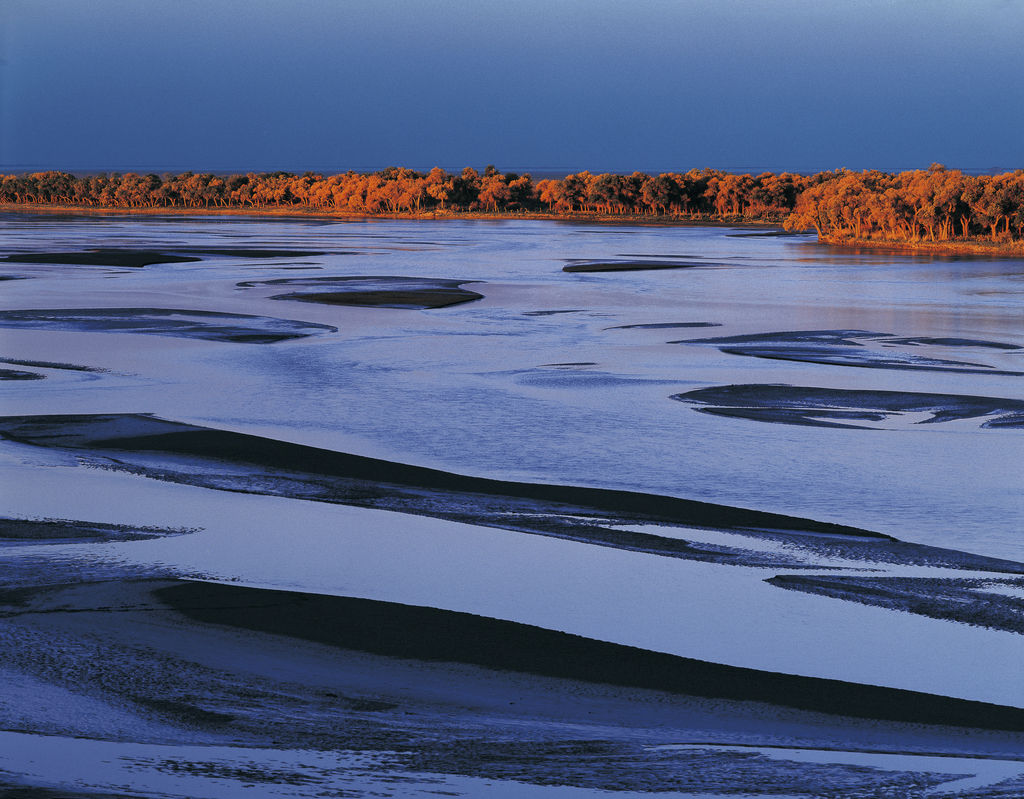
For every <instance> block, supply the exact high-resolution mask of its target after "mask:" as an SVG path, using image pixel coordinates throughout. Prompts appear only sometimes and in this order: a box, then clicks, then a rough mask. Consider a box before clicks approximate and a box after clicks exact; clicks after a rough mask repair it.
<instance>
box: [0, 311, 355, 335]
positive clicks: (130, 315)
mask: <svg viewBox="0 0 1024 799" xmlns="http://www.w3.org/2000/svg"><path fill="white" fill-rule="evenodd" d="M5 327H6V328H12V329H35V330H59V331H67V332H83V333H85V332H105V333H146V334H150V335H155V336H178V337H182V338H198V339H205V340H207V341H231V342H235V343H240V344H273V343H276V342H279V341H287V340H289V339H297V338H304V337H306V336H313V335H319V334H323V333H334V332H337V328H334V327H331V326H329V325H318V324H311V323H308V322H297V321H293V320H291V319H275V318H271V317H266V316H250V315H247V314H231V313H215V312H211V311H193V310H181V309H171V308H61V309H49V310H35V309H33V310H25V311H0V328H5Z"/></svg>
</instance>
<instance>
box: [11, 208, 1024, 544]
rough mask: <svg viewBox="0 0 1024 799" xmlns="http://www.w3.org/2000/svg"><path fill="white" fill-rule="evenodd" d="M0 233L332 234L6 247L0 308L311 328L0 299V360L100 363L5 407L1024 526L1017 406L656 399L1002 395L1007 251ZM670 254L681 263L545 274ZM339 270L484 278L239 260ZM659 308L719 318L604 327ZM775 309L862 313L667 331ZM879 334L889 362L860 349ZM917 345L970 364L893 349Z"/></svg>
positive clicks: (671, 317) (723, 496)
mask: <svg viewBox="0 0 1024 799" xmlns="http://www.w3.org/2000/svg"><path fill="white" fill-rule="evenodd" d="M0 231H2V234H3V239H2V244H3V250H2V251H0V255H5V254H9V253H14V252H70V251H75V250H79V251H81V250H86V249H94V248H112V247H122V248H130V249H150V250H152V249H161V248H162V249H164V250H167V251H175V248H178V251H180V250H182V249H191V250H195V249H202V248H207V249H217V248H219V249H226V248H229V247H245V248H250V249H263V250H285V249H295V250H301V251H305V252H309V251H318V250H323V251H324V252H325V253H326V254H325V255H320V256H309V255H305V254H303V255H301V256H297V257H295V258H293V259H289V258H283V257H274V258H254V257H230V256H223V255H203V256H202V257H203V260H202V261H200V262H196V263H167V264H154V265H150V266H146V267H145V268H142V269H127V268H117V267H95V266H59V265H47V264H16V263H5V264H3V272H4V274H7V275H13V276H19V277H27V278H29V279H25V280H9V281H5V282H4V290H3V295H2V298H0V303H2V309H5V310H12V311H13V310H33V309H35V310H40V309H44V310H51V311H52V310H55V309H74V308H78V309H82V308H103V309H112V308H121V309H126V308H127V309H153V308H157V309H179V310H185V311H202V312H207V313H211V312H212V313H214V314H244V315H250V316H254V317H260V320H259V324H258V325H257V327H256V331H257V332H259V330H264V332H265V330H266V329H267V328H268V327H269V326H271V325H270V323H269V322H267V321H266V320H268V319H270V320H272V319H284V320H289V323H288V324H287V325H284V326H283V327H286V328H288V329H293V328H294V329H298V328H300V327H301V326H299V325H294V324H293V323H295V322H302V323H307V325H308V326H307V328H303V329H307V330H310V331H314V332H315V333H316V334H315V335H309V336H308V337H304V338H299V339H293V340H285V341H279V342H277V343H258V342H257V343H245V342H243V341H239V340H238V339H237V336H236V338H235V340H231V336H232V335H236V334H237V333H238V331H237V330H235V329H234V328H230V329H228V331H227V332H226V333H225V334H224V335H223V336H221V337H220V338H221V340H207V339H208V338H209V337H210V336H207V337H206V338H205V339H199V340H197V339H194V338H186V337H183V336H182V335H174V331H173V329H172V330H171V331H170V334H169V335H168V334H164V335H160V333H161V330H159V329H149V330H143V329H140V326H139V325H136V326H135V328H134V329H132V328H131V325H127V323H126V326H127V327H128V328H129V329H123V328H122V329H117V328H116V327H115V328H114V329H107V330H104V331H102V332H96V330H95V327H92V328H88V327H85V326H80V329H81V330H82V332H70V331H69V329H68V326H69V325H70V326H71V327H73V326H74V325H73V319H74V317H72V321H71V322H68V321H66V320H65V321H63V322H61V323H59V324H58V323H56V322H55V323H54V324H53V325H51V326H50V328H48V329H40V327H39V325H38V324H36V326H35V328H34V329H18V328H17V327H14V326H13V325H14V324H15V322H16V321H17V320H13V321H9V322H8V323H7V324H6V325H5V324H4V322H3V321H2V320H0V325H3V326H2V327H0V358H4V359H8V360H20V361H23V362H24V361H33V360H34V361H37V362H44V361H45V362H48V363H50V364H54V363H55V362H59V363H66V364H72V365H78V366H90V367H95V368H98V369H103V370H106V371H104V372H82V371H71V370H67V369H59V368H49V369H47V368H42V367H30V366H17V367H12V368H16V369H17V370H18V371H28V372H36V373H38V374H43V375H45V376H46V378H47V379H45V380H18V381H7V382H4V383H3V385H2V392H3V394H2V396H3V400H2V406H0V407H2V410H3V413H4V414H8V415H11V414H30V413H31V414H37V413H97V412H104V413H106V412H115V411H116V412H142V413H155V414H157V415H158V416H161V417H165V418H170V419H176V420H181V421H188V422H194V423H198V424H204V425H207V426H212V427H220V428H227V429H232V430H237V431H242V432H252V433H259V434H263V435H268V436H271V437H274V438H279V439H286V440H291V441H295V442H300V443H309V444H315V445H317V446H323V447H328V448H333V449H338V450H343V451H347V452H353V453H358V454H366V455H373V456H377V457H384V458H388V459H392V460H397V461H402V462H407V463H415V464H420V465H427V466H434V467H437V468H442V469H446V470H449V471H455V472H460V473H465V474H474V475H481V476H491V477H501V478H506V479H517V480H523V481H534V482H562V483H572V484H579V485H591V486H599V487H615V488H628V489H635V490H642V491H646V492H650V493H659V494H668V495H675V496H680V497H686V498H694V499H701V500H706V501H711V502H719V503H723V504H731V505H737V506H742V507H748V508H755V509H760V510H769V511H775V512H782V513H787V514H790V515H797V516H805V517H810V518H814V519H818V520H822V521H832V522H838V523H843V524H848V525H853V526H859V527H864V528H868V529H872V530H876V531H879V532H884V533H886V534H889V535H892V536H895V537H897V538H900V539H902V540H908V541H917V542H922V543H928V544H932V545H937V546H946V547H954V548H959V549H964V550H967V551H971V552H976V553H979V554H986V555H992V556H997V557H1004V558H1011V559H1019V557H1020V555H1021V553H1022V551H1024V546H1022V543H1021V539H1020V535H1021V519H1022V518H1024V513H1022V511H1024V499H1022V497H1024V492H1022V491H1021V487H1022V486H1021V483H1022V479H1021V472H1020V468H1019V464H1020V463H1021V462H1022V461H1024V458H1022V455H1024V434H1022V432H1021V431H1020V430H1013V429H992V428H988V429H986V428H983V427H982V426H981V425H982V424H983V423H984V422H985V421H986V418H985V417H981V418H970V419H954V420H952V421H948V422H945V423H943V424H928V425H920V424H915V422H918V421H922V420H923V419H922V415H921V414H918V413H917V412H916V411H907V412H906V413H903V414H901V413H899V412H897V413H894V414H887V417H886V419H885V420H883V421H882V422H877V421H869V422H868V423H867V425H866V426H867V427H869V428H882V429H860V428H855V429H843V428H827V427H821V426H812V425H803V426H796V425H792V424H780V423H774V422H770V421H769V422H766V421H761V420H757V419H752V418H742V417H732V418H729V417H726V416H723V415H715V414H710V413H702V412H698V410H697V406H695V405H691V404H687V403H679V402H675V401H672V399H670V398H671V396H672V395H676V394H680V393H684V392H687V391H693V390H695V389H700V388H714V387H725V386H732V385H750V384H786V385H790V386H795V387H797V388H801V389H846V390H850V389H855V390H860V391H878V392H904V393H906V392H910V393H915V394H924V395H947V396H948V395H961V396H965V395H966V396H971V397H989V398H997V399H1006V400H1013V401H1015V402H1020V401H1021V400H1022V399H1024V378H1022V377H1020V376H1019V374H1013V373H1014V372H1018V373H1019V372H1021V371H1024V349H1021V347H1024V331H1022V328H1021V324H1020V322H1021V310H1020V309H1021V299H1022V294H1024V262H1022V261H1020V260H1007V259H999V260H993V259H984V258H966V257H965V258H932V257H924V256H909V255H891V254H879V253H870V252H869V253H859V254H858V253H855V252H851V251H843V250H840V249H836V248H828V247H819V246H817V245H815V244H813V243H812V239H811V237H808V238H806V239H804V238H800V237H795V238H794V237H757V236H735V235H731V234H733V233H735V232H736V231H732V230H730V229H728V228H698V227H691V228H686V227H683V228H672V227H641V226H613V225H607V226H600V225H579V224H563V223H557V222H489V221H488V222H483V221H480V222H475V221H474V222H458V221H444V222H430V221H416V222H411V221H356V222H337V221H309V220H278V219H260V220H255V219H247V218H205V219H166V220H164V219H159V218H146V219H132V218H124V217H118V218H104V217H92V218H53V217H45V218H33V217H11V216H6V217H4V218H3V220H0ZM666 259H679V260H680V262H681V263H685V264H686V268H684V269H678V270H674V269H657V270H653V271H622V272H601V273H566V272H563V271H562V267H563V266H565V265H567V264H569V263H572V262H581V261H592V262H601V263H608V262H614V261H622V262H631V263H636V262H637V261H644V260H647V261H656V262H658V263H664V262H666ZM694 263H698V264H700V263H707V264H709V265H708V266H694V265H693V264H694ZM338 276H399V277H421V278H435V279H443V280H460V281H461V280H472V281H479V282H475V283H469V284H467V285H466V286H465V287H466V288H468V289H471V290H473V291H476V292H478V293H480V294H483V295H484V298H483V299H482V300H478V301H474V302H468V303H464V304H461V305H456V306H451V307H447V308H440V309H434V310H413V309H406V308H360V307H340V306H331V305H318V304H315V303H310V302H297V301H289V300H274V299H270V298H271V297H272V296H275V295H279V294H280V293H281V287H280V285H266V286H261V285H260V284H261V283H262V282H264V281H269V280H279V279H286V278H296V277H303V278H308V277H317V278H325V277H338ZM242 283H245V284H246V285H245V286H240V285H239V284H242ZM78 318H79V319H81V315H79V316H78ZM150 318H152V317H150ZM160 318H163V317H160ZM208 319H216V317H208ZM237 323H238V320H237V319H234V318H232V321H231V324H232V325H235V324H237ZM681 323H685V324H692V323H707V324H714V325H718V327H715V328H714V329H713V330H686V329H677V328H658V327H653V328H652V327H648V328H642V327H624V326H631V325H665V324H681ZM204 324H209V322H204ZM9 325H10V326H9ZM315 325H325V326H327V328H319V327H313V326H315ZM331 328H334V329H336V330H337V332H331V330H330V329H331ZM797 331H804V332H806V331H860V332H861V333H862V334H864V335H867V336H868V337H867V338H864V337H863V335H862V338H861V339H855V341H854V342H853V343H852V344H845V345H838V346H835V347H833V349H834V350H837V351H839V355H840V356H842V357H840V358H838V359H836V358H833V359H831V361H829V359H825V360H826V362H821V359H820V358H819V359H817V360H816V361H815V360H810V361H808V360H791V359H786V360H781V359H778V358H775V357H771V358H765V357H744V355H750V354H751V353H749V352H747V353H744V352H737V351H736V350H735V349H732V350H730V349H729V348H728V347H725V346H712V345H709V344H707V343H693V344H690V343H668V342H671V341H675V342H679V341H683V342H686V341H688V340H697V339H705V340H706V339H709V338H714V339H719V338H721V339H729V338H734V337H737V336H746V337H755V338H756V337H758V336H761V337H763V336H764V334H767V333H777V334H780V335H779V336H776V337H774V338H773V341H777V340H780V339H781V340H783V341H786V340H787V338H786V336H785V335H784V334H786V333H793V332H797ZM165 332H166V331H165ZM871 336H874V338H871ZM213 338H217V336H213ZM789 338H790V339H791V338H792V337H791V336H790V337H789ZM922 342H923V343H922ZM936 342H937V343H936ZM993 344H999V345H1004V346H1002V347H996V346H993ZM755 354H756V353H755ZM879 357H884V359H885V362H886V363H887V364H888V366H887V367H886V368H870V367H872V366H876V365H877V360H878V358H879ZM858 359H860V361H862V362H858ZM933 361H934V362H940V363H949V362H953V363H958V364H965V363H966V364H970V365H971V367H970V368H969V369H965V368H962V367H955V366H954V367H951V368H949V369H948V370H929V369H920V368H915V367H916V366H920V365H921V364H922V363H924V364H926V365H927V364H928V363H931V362H933ZM0 366H7V364H0ZM819 393H820V392H819ZM843 410H848V409H845V408H840V412H842V411H843ZM924 416H927V414H925V415H924Z"/></svg>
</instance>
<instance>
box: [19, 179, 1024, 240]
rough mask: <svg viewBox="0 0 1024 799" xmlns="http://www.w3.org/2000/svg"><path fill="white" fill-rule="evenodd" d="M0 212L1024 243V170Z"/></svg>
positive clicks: (192, 188) (197, 196)
mask: <svg viewBox="0 0 1024 799" xmlns="http://www.w3.org/2000/svg"><path fill="white" fill-rule="evenodd" d="M0 203H19V204H21V203H46V204H58V205H80V206H93V207H114V208H164V207H167V208H256V209H263V208H287V207H303V208H308V209H312V210H319V211H324V212H331V213H351V214H396V215H401V214H422V213H428V212H434V213H436V212H438V211H445V212H449V213H459V212H467V211H470V212H472V211H484V212H492V213H497V212H528V211H543V212H545V213H551V214H567V215H570V214H572V215H580V214H583V215H590V214H593V215H611V216H647V217H651V216H654V217H675V218H696V219H708V218H716V219H724V220H743V219H747V220H769V221H778V222H781V221H783V220H785V224H786V227H787V228H789V229H797V230H809V229H811V228H814V229H815V230H817V231H818V234H819V236H820V237H821V238H822V239H825V240H833V241H835V240H842V239H861V240H865V239H877V240H888V241H921V240H931V241H949V240H953V239H977V238H987V239H993V240H996V241H1017V240H1021V239H1024V171H1018V172H1014V173H1007V174H1003V175H982V176H971V175H964V174H962V173H960V172H958V171H955V170H946V169H945V168H944V167H941V166H939V165H933V166H932V167H931V168H930V169H928V170H923V171H914V172H901V173H898V174H891V173H885V172H877V171H867V172H849V171H846V170H839V171H836V172H821V173H818V174H815V175H809V176H808V175H797V174H791V173H782V174H779V175H776V174H773V173H770V172H766V173H764V174H761V175H757V176H753V175H735V174H731V173H727V172H721V171H718V170H713V169H703V170H691V171H689V172H686V173H675V172H667V173H662V174H660V175H648V174H645V173H642V172H634V173H633V174H631V175H619V174H611V173H604V174H598V175H594V174H591V173H590V172H579V173H576V174H572V175H567V176H566V177H564V178H561V179H547V180H540V181H537V182H534V180H533V178H532V177H531V176H530V175H529V174H524V175H518V174H515V173H511V172H509V173H502V172H500V171H498V170H497V169H495V168H494V167H493V166H489V167H487V169H485V170H484V172H483V173H482V174H481V173H479V172H477V171H476V170H475V169H472V168H467V169H464V170H463V171H462V172H461V173H460V174H457V175H453V174H450V173H448V172H446V171H445V170H443V169H440V168H435V169H433V170H431V171H430V172H416V171H414V170H411V169H401V168H396V167H389V168H388V169H385V170H383V171H380V172H373V173H356V172H347V173H344V174H337V175H331V176H328V177H324V176H323V175H318V174H313V173H311V172H307V173H305V174H303V175H296V174H292V173H288V172H272V173H267V172H265V173H259V174H256V173H249V174H246V175H230V176H219V175H213V174H200V175H196V174H193V173H191V172H186V173H185V174H182V175H171V174H166V175H163V176H158V175H152V174H149V175H139V174H135V173H128V174H124V175H121V174H117V173H114V174H111V175H106V174H100V175H96V176H87V177H75V176H74V175H70V174H68V173H64V172H39V173H35V174H27V175H21V176H16V175H7V176H0Z"/></svg>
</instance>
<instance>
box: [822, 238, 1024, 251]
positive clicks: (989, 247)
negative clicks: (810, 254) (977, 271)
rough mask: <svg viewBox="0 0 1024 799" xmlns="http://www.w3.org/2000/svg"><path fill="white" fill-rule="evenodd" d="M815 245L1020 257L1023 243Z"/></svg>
mask: <svg viewBox="0 0 1024 799" xmlns="http://www.w3.org/2000/svg"><path fill="white" fill-rule="evenodd" d="M818 243H819V244H828V245H829V246H831V247H845V248H852V249H857V250H861V249H870V250H873V251H874V250H878V251H889V252H915V253H918V252H919V253H929V254H932V255H958V254H979V255H995V256H1021V255H1024V241H1004V242H999V241H980V240H975V241H971V240H968V239H956V240H953V241H884V240H879V239H848V238H840V237H828V236H819V237H818Z"/></svg>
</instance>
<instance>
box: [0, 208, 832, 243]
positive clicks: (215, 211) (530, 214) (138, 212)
mask: <svg viewBox="0 0 1024 799" xmlns="http://www.w3.org/2000/svg"><path fill="white" fill-rule="evenodd" d="M0 213H30V214H57V215H75V216H78V215H82V214H84V215H96V216H106V215H108V214H117V215H121V216H272V217H296V218H300V219H310V218H313V219H317V218H322V219H339V220H340V219H411V220H430V221H433V220H444V219H473V220H476V219H485V220H498V221H501V220H524V219H526V220H547V221H553V222H601V223H612V222H616V223H621V224H628V225H658V226H663V227H673V226H679V227H734V228H758V229H761V228H774V229H776V230H778V231H780V233H781V232H782V221H783V220H782V219H781V218H779V219H770V220H761V219H748V218H746V217H741V216H737V217H713V216H706V217H701V216H696V217H679V216H674V215H672V214H660V215H656V216H655V215H652V216H638V215H636V214H605V213H597V212H589V213H588V212H585V211H575V212H571V213H570V212H560V213H556V212H553V211H551V212H549V211H525V210H516V211H475V210H474V211H467V210H458V211H452V210H451V209H440V208H438V209H431V210H430V211H420V212H409V213H402V212H382V213H365V212H364V213H354V212H352V211H333V212H332V211H329V210H325V209H323V208H310V207H306V206H297V205H291V206H285V207H281V206H276V207H272V208H252V207H245V208H239V207H234V208H231V207H226V208H225V207H221V208H182V207H175V206H162V207H157V208H123V207H119V206H113V205H111V206H98V205H54V204H52V203H0ZM810 232H812V231H799V232H794V234H793V235H799V234H800V233H810Z"/></svg>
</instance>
